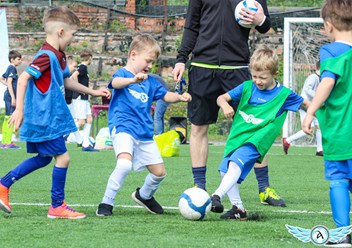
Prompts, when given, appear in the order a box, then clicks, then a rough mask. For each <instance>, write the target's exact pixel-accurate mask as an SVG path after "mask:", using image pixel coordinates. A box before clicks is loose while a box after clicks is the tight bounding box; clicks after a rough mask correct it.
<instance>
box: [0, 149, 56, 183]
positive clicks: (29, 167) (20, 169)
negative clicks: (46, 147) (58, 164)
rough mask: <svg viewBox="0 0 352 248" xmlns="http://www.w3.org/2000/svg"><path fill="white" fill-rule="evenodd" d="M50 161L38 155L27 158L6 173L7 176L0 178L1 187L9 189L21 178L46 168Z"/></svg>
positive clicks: (50, 158) (49, 158)
mask: <svg viewBox="0 0 352 248" xmlns="http://www.w3.org/2000/svg"><path fill="white" fill-rule="evenodd" d="M51 160H52V157H49V156H47V157H42V156H40V155H37V156H35V157H32V158H29V159H27V160H25V161H23V162H22V163H20V164H19V165H18V166H17V167H15V168H14V169H12V170H11V171H10V172H9V173H7V175H5V176H4V177H3V178H1V181H0V182H1V184H2V185H3V186H5V187H7V188H10V187H11V185H12V184H13V183H15V182H16V181H18V180H20V179H21V178H22V177H24V176H26V175H28V174H29V173H31V172H33V171H35V170H37V169H39V168H42V167H45V166H47V165H48V164H49V163H50V162H51Z"/></svg>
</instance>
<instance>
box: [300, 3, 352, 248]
mask: <svg viewBox="0 0 352 248" xmlns="http://www.w3.org/2000/svg"><path fill="white" fill-rule="evenodd" d="M351 12H352V1H351V0H326V1H325V3H324V5H323V7H322V11H321V15H322V18H323V20H324V27H325V32H326V34H327V36H328V37H329V39H330V40H331V41H332V43H329V44H327V45H324V46H322V47H321V48H320V62H321V64H320V72H321V76H320V79H321V80H320V84H319V86H318V88H317V92H316V94H315V96H314V98H313V100H312V103H311V105H310V106H309V108H308V109H307V115H306V117H305V119H304V121H303V131H305V132H306V133H311V132H312V128H311V123H312V121H313V119H314V115H315V114H316V116H317V118H318V120H319V123H320V127H321V132H322V135H323V148H324V161H325V178H326V179H327V180H330V204H331V209H332V217H333V219H334V222H335V225H336V226H337V227H338V228H339V227H345V226H349V225H350V206H351V202H350V194H349V191H350V192H352V182H351V179H352V132H351V125H352V114H351V113H352V103H351V101H352V83H351V78H352V25H351V23H352V15H351ZM325 246H330V247H351V235H350V234H349V235H347V236H346V237H345V238H343V239H342V240H340V241H338V242H330V241H329V242H328V243H326V244H325Z"/></svg>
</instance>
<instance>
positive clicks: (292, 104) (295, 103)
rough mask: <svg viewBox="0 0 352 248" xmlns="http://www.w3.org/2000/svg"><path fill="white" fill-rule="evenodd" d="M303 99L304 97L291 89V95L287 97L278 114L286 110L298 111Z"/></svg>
mask: <svg viewBox="0 0 352 248" xmlns="http://www.w3.org/2000/svg"><path fill="white" fill-rule="evenodd" d="M303 101H304V98H303V97H301V96H300V95H297V94H296V93H295V92H293V91H291V93H290V95H289V96H288V97H287V98H286V101H285V103H284V105H282V107H281V109H280V110H279V112H278V113H277V115H276V116H279V115H281V114H282V113H283V112H284V111H292V112H297V111H298V110H299V109H300V107H301V105H302V103H303Z"/></svg>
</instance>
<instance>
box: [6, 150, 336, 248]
mask: <svg viewBox="0 0 352 248" xmlns="http://www.w3.org/2000/svg"><path fill="white" fill-rule="evenodd" d="M19 144H20V145H21V146H22V149H21V150H9V149H0V164H1V166H0V176H3V175H5V174H6V173H7V172H8V171H9V170H11V169H12V168H13V167H14V166H16V165H17V164H19V163H20V162H22V161H23V160H25V159H27V158H28V157H29V156H31V155H29V154H27V153H26V149H25V144H24V143H19ZM67 147H68V151H69V154H70V161H71V163H70V167H69V170H68V175H67V182H66V201H67V204H68V205H69V206H72V207H73V208H74V209H76V210H77V211H82V212H84V213H86V214H87V218H86V219H81V220H51V219H48V218H47V216H46V215H47V211H48V208H49V204H50V188H51V173H52V168H53V165H54V161H53V162H52V163H51V165H49V166H46V167H44V168H42V169H40V170H37V171H35V172H33V173H32V174H30V175H28V176H26V177H25V178H23V179H22V180H19V181H17V182H16V183H15V184H14V185H13V187H12V190H11V193H10V202H11V203H12V209H13V212H12V214H11V215H7V214H5V213H3V212H2V211H1V212H0V222H1V223H3V224H2V225H0V239H1V247H49V246H50V247H52V248H59V247H63V244H65V246H67V247H134V248H142V247H143V248H151V247H153V248H165V247H168V248H179V247H192V248H193V247H194V248H212V247H266V248H276V247H280V248H299V247H312V248H313V247H315V246H314V245H313V244H311V243H302V242H301V241H299V240H298V239H296V238H295V237H293V236H292V235H291V234H290V233H289V232H288V231H287V229H286V227H285V224H289V225H292V226H298V227H302V228H307V229H311V228H313V227H314V226H316V225H324V226H326V227H327V228H329V229H333V228H336V227H335V225H334V222H333V220H332V217H331V208H330V205H329V193H328V192H329V182H328V181H326V180H324V168H323V161H322V159H321V158H320V157H316V156H315V155H314V154H315V149H314V148H313V147H304V148H301V147H291V148H290V154H289V155H283V153H282V150H281V147H273V148H272V149H271V150H270V151H269V158H270V169H269V171H270V182H271V184H272V185H273V186H274V187H275V189H276V190H277V193H278V194H279V195H280V196H282V197H283V198H284V199H285V201H286V203H287V205H288V207H287V208H277V207H270V206H264V205H262V204H260V201H259V198H258V186H257V181H256V179H255V175H254V173H250V174H249V175H248V177H247V178H246V180H245V182H243V183H242V184H241V185H240V192H241V197H242V200H243V203H244V205H245V207H246V209H247V213H248V215H249V216H252V215H253V214H257V215H258V216H259V217H260V219H259V220H257V221H227V220H221V219H220V218H219V216H220V215H219V214H216V213H212V212H210V213H209V214H208V215H207V216H206V217H205V219H204V220H203V221H187V220H185V219H183V218H182V217H181V215H180V214H179V212H178V210H177V204H178V199H179V196H180V195H181V193H182V192H183V191H184V190H185V189H187V188H189V187H192V184H193V179H192V174H191V160H190V156H189V146H188V145H181V146H180V148H181V151H180V156H179V157H172V158H164V162H165V166H166V170H167V176H166V178H165V180H164V181H163V183H162V184H161V186H160V188H159V189H158V191H157V192H156V194H155V198H156V199H157V200H158V202H160V204H161V205H162V206H164V207H165V214H163V215H153V214H150V213H148V212H147V211H146V210H145V209H143V208H141V207H139V206H138V205H137V204H135V203H134V201H133V200H132V199H131V193H132V192H133V191H134V190H135V189H136V188H137V187H140V186H141V185H142V184H143V182H144V179H145V176H146V175H147V171H143V172H139V173H135V172H133V173H130V174H129V175H128V176H127V178H126V180H125V183H124V185H123V186H122V188H121V190H120V191H119V192H118V194H117V197H116V200H115V207H114V210H113V211H114V215H113V216H111V217H104V218H102V217H97V216H96V215H95V210H96V208H97V206H98V204H99V203H100V201H101V199H102V197H103V194H104V191H105V187H106V183H107V181H108V178H109V176H110V174H111V172H112V170H113V169H114V168H115V165H116V159H115V154H114V152H113V151H112V150H110V151H101V152H99V153H83V152H82V151H81V150H80V149H79V148H77V147H76V145H75V144H68V146H67ZM291 149H292V150H291ZM223 150H224V147H223V146H216V145H211V146H209V160H208V168H207V190H208V193H209V194H211V193H213V192H214V191H215V189H216V188H217V186H218V185H219V183H220V177H219V174H218V171H217V167H218V165H219V163H220V162H221V160H222V155H223ZM223 204H224V206H225V208H226V209H229V208H230V203H229V201H228V199H227V198H224V200H223ZM151 230H152V231H151ZM19 233H20V235H19Z"/></svg>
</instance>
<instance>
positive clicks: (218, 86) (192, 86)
mask: <svg viewBox="0 0 352 248" xmlns="http://www.w3.org/2000/svg"><path fill="white" fill-rule="evenodd" d="M188 76H189V86H188V92H189V93H190V94H191V96H192V101H191V102H189V103H188V118H189V121H190V122H191V123H192V124H195V125H206V124H212V123H215V122H216V121H217V119H218V113H219V106H218V105H217V104H216V99H217V98H218V96H220V95H222V94H224V93H226V92H228V91H229V90H231V89H233V88H235V87H236V86H238V85H240V84H241V83H243V82H244V81H246V80H249V79H251V75H250V73H249V70H248V68H241V69H235V70H220V69H208V68H202V67H196V66H191V67H190V68H189V72H188ZM234 107H236V106H234Z"/></svg>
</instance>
